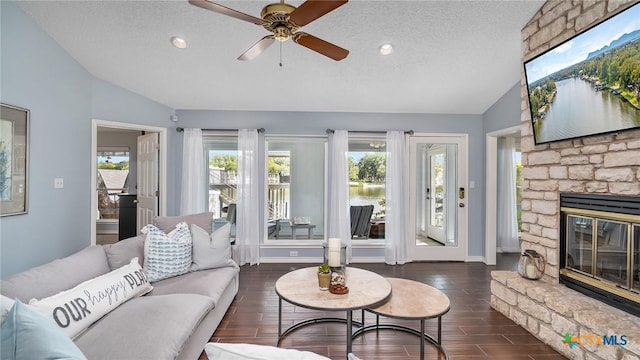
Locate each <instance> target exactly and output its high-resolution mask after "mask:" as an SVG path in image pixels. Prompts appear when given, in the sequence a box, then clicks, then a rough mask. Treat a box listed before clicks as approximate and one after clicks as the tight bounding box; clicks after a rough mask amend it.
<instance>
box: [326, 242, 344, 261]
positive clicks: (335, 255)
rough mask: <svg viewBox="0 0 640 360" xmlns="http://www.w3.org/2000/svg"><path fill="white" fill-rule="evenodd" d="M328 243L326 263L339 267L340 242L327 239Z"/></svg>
mask: <svg viewBox="0 0 640 360" xmlns="http://www.w3.org/2000/svg"><path fill="white" fill-rule="evenodd" d="M327 242H328V253H329V254H328V259H327V261H328V263H329V266H333V267H337V266H340V248H341V246H342V240H340V239H339V238H329V240H328V241H327Z"/></svg>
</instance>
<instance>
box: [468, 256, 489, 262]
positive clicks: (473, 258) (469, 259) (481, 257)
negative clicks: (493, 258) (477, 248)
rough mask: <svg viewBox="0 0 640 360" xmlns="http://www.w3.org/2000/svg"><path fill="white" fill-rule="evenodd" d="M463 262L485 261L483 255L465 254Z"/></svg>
mask: <svg viewBox="0 0 640 360" xmlns="http://www.w3.org/2000/svg"><path fill="white" fill-rule="evenodd" d="M464 261H465V262H485V258H484V256H467V258H466V259H465V260H464Z"/></svg>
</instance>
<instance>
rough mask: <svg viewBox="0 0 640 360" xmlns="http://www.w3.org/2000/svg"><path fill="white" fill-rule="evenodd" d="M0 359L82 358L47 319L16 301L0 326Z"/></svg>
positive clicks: (78, 350) (75, 348) (74, 346)
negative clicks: (0, 338)
mask: <svg viewBox="0 0 640 360" xmlns="http://www.w3.org/2000/svg"><path fill="white" fill-rule="evenodd" d="M0 334H2V342H1V343H0V358H2V359H11V360H23V359H24V360H31V359H65V360H80V359H84V360H86V357H85V356H84V355H83V354H82V352H81V351H80V349H78V347H77V346H76V345H75V344H74V343H73V341H71V339H69V338H68V337H67V335H65V334H64V333H63V332H62V331H60V328H59V327H57V326H56V325H55V324H54V323H52V322H51V320H49V319H47V318H45V317H44V316H42V315H41V314H39V313H38V312H36V311H34V310H33V309H31V308H30V307H29V306H27V305H25V304H23V303H22V302H21V301H19V300H18V301H16V302H15V303H14V304H13V307H12V308H11V310H10V311H9V313H8V314H7V319H6V321H5V322H4V323H3V324H2V327H1V328H0Z"/></svg>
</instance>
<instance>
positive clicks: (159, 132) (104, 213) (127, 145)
mask: <svg viewBox="0 0 640 360" xmlns="http://www.w3.org/2000/svg"><path fill="white" fill-rule="evenodd" d="M143 133H147V134H149V133H155V134H156V136H155V138H157V139H158V140H157V143H158V146H157V147H156V149H155V151H154V152H155V154H156V158H157V161H155V164H156V166H155V170H154V173H155V174H157V175H156V176H155V178H156V180H157V182H156V183H155V184H154V190H153V191H152V193H153V194H154V195H156V198H157V200H156V201H155V204H154V206H155V208H154V209H153V212H154V214H155V215H164V214H166V181H165V179H166V158H167V154H166V148H167V146H166V144H167V129H166V128H159V127H151V126H145V125H137V124H129V123H119V122H113V121H104V120H96V119H94V120H93V121H92V136H91V158H92V162H91V194H92V196H91V204H90V206H91V207H90V209H91V210H90V214H91V244H92V245H95V244H97V243H112V242H114V241H117V239H118V223H119V221H118V219H115V218H117V217H118V215H119V209H118V207H119V203H120V199H119V198H120V196H122V198H123V199H125V200H126V199H128V195H126V194H128V193H134V194H135V193H137V192H138V189H139V186H138V185H140V184H138V183H139V180H138V179H139V176H138V175H140V174H144V173H146V172H148V171H147V169H146V168H145V166H146V167H148V166H147V164H148V162H147V161H139V160H141V159H138V155H139V153H140V150H139V147H140V146H139V141H138V137H139V136H140V135H141V134H143ZM125 159H126V160H125ZM116 160H117V162H118V165H117V166H113V167H114V168H124V167H125V166H124V164H123V162H125V161H126V162H127V165H129V166H128V174H126V175H123V174H121V173H120V172H117V171H116V172H115V174H108V172H105V171H100V172H99V171H98V170H99V169H98V168H99V167H100V166H99V165H98V164H99V162H102V163H103V165H102V166H101V167H109V166H105V165H104V164H109V163H112V164H113V163H114V162H115V161H116ZM142 160H144V159H142ZM114 165H115V164H114ZM143 165H144V166H143ZM119 170H122V169H119ZM100 173H103V174H100ZM102 175H104V176H105V177H108V176H111V175H113V176H114V177H115V178H116V179H114V180H118V181H114V182H111V181H108V182H109V183H110V184H115V185H114V187H113V189H112V188H111V187H107V184H106V183H104V177H102ZM101 178H102V180H103V181H102V182H100V181H99V180H100V179H101ZM123 179H124V181H120V180H123ZM120 182H122V184H121V185H122V188H121V189H119V190H116V187H118V186H120V185H118V184H120ZM109 186H111V185H109ZM109 189H111V190H109ZM109 191H111V192H112V193H113V194H111V193H110V192H109ZM101 195H102V196H101ZM101 200H102V202H103V204H102V205H101V204H100V201H101ZM135 204H136V205H134V206H137V204H138V202H137V201H136V202H135ZM101 206H102V209H101ZM105 207H106V208H105ZM137 207H138V208H139V207H140V206H137ZM136 212H138V213H140V209H137V210H136ZM107 218H111V219H107ZM133 226H135V227H136V228H137V231H138V232H139V229H140V227H141V226H139V224H134V225H133ZM98 239H99V240H100V241H98ZM114 239H115V240H114Z"/></svg>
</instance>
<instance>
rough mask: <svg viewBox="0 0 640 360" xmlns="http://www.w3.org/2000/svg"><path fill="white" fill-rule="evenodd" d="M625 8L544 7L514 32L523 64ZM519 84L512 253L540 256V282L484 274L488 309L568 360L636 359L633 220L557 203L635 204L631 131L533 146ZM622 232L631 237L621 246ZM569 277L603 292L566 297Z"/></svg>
mask: <svg viewBox="0 0 640 360" xmlns="http://www.w3.org/2000/svg"><path fill="white" fill-rule="evenodd" d="M634 3H637V1H624V0H620V1H618V0H599V1H598V0H594V1H576V0H573V1H571V0H566V1H562V0H549V1H547V2H546V3H545V4H544V5H543V6H542V7H541V8H540V10H539V11H538V12H537V13H536V15H534V17H533V18H532V19H531V20H530V21H529V23H528V24H527V25H525V27H524V28H523V29H522V51H523V53H522V56H523V57H522V60H523V62H524V61H526V60H528V59H531V58H533V57H535V56H537V55H539V54H540V53H542V52H544V51H545V50H548V49H550V48H552V47H554V46H556V45H558V44H560V43H562V42H564V41H566V40H567V39H569V38H571V37H573V36H574V35H576V34H577V33H579V32H582V31H583V30H586V29H587V28H589V27H590V26H592V25H594V24H596V23H598V22H600V21H602V20H604V19H605V18H608V17H610V16H612V15H614V14H616V13H618V12H620V11H622V10H624V9H625V8H627V7H629V6H631V5H633V4H634ZM521 84H522V87H521V110H522V112H521V121H522V130H521V135H522V140H521V149H522V165H523V168H522V175H523V184H522V189H523V200H522V203H521V205H522V245H521V247H522V249H533V250H536V251H537V252H538V253H540V254H542V255H544V256H545V258H546V261H547V266H546V269H545V273H544V276H543V277H542V279H541V280H537V281H535V280H527V279H524V278H522V277H520V276H519V275H518V274H517V273H515V272H509V271H494V272H493V273H492V282H491V293H492V296H491V306H492V307H493V308H494V309H496V310H497V311H499V312H501V313H502V314H504V315H505V316H507V317H508V318H510V319H511V320H513V321H514V322H516V323H517V324H519V325H520V326H522V327H523V328H525V329H526V330H528V331H529V332H530V333H531V334H533V335H534V336H536V337H537V338H539V339H541V340H542V341H543V342H545V343H547V344H549V345H550V346H552V347H553V348H555V349H556V350H557V351H558V352H560V353H562V354H563V355H565V356H566V357H568V358H571V359H640V318H639V317H638V316H639V315H638V313H637V312H635V310H637V295H638V290H639V289H638V286H639V285H638V277H637V272H638V271H637V270H638V265H637V261H638V257H637V256H636V254H637V251H638V246H637V245H638V244H637V241H638V240H637V231H638V227H637V226H635V225H628V224H638V220H637V218H636V219H628V218H626V217H625V218H620V217H619V216H617V215H611V213H614V214H615V212H611V211H609V212H608V214H606V215H605V216H603V217H602V218H598V219H596V218H597V217H596V216H595V215H604V214H600V213H597V211H599V210H598V209H586V210H587V212H585V213H580V214H576V213H573V212H571V211H564V210H569V209H571V208H574V205H575V204H572V206H566V205H568V204H566V203H564V202H562V200H561V194H563V195H569V196H571V195H576V196H575V197H580V196H589V195H596V197H598V196H600V195H602V196H606V197H611V196H613V197H626V198H628V199H635V200H637V199H638V198H639V197H640V131H638V130H636V131H626V132H620V133H613V134H606V135H600V136H590V137H584V138H579V139H573V140H566V141H561V142H554V143H550V144H543V145H535V144H534V139H533V130H532V127H531V120H530V112H529V108H528V102H527V98H526V95H527V89H526V82H525V79H524V75H522V80H521ZM591 211H596V213H592V212H591ZM563 217H565V218H564V220H562V219H563ZM566 222H569V225H570V227H572V229H573V232H569V235H568V239H565V240H568V241H569V242H570V244H569V245H567V244H566V243H565V244H561V237H562V236H567V232H566V230H565V231H563V230H562V226H564V225H566ZM622 223H624V224H625V225H622ZM605 227H606V229H605ZM587 229H591V233H589V231H588V230H587ZM605 230H606V231H605ZM625 232H626V236H627V238H626V239H625V238H624V236H623V233H625ZM632 235H634V236H636V239H635V240H633V243H630V242H629V241H631V240H630V239H631V236H632ZM576 238H577V239H576ZM589 241H590V243H589ZM625 241H626V243H627V248H626V249H625V252H626V251H631V255H630V256H629V255H628V254H627V255H619V254H618V252H619V249H615V250H614V249H613V248H614V247H623V246H618V245H620V243H621V242H625ZM605 242H606V244H605ZM604 245H608V246H609V247H605V246H604ZM623 248H624V247H623ZM634 249H635V250H634ZM569 255H571V262H570V260H569ZM625 256H626V258H625ZM623 259H625V260H623ZM570 271H571V272H570ZM561 273H562V274H563V275H562V276H561ZM576 274H578V275H581V276H583V277H582V278H580V277H578V278H579V279H580V280H586V281H582V282H583V284H581V286H582V289H580V290H584V289H585V288H586V289H587V290H592V289H591V288H590V286H592V285H593V284H596V283H600V284H602V283H604V284H606V286H604V289H605V290H607V291H608V290H612V291H608V293H607V294H600V295H602V296H604V298H603V297H599V295H598V296H596V295H594V294H593V293H589V291H576V290H575V289H576V288H577V285H576V286H574V285H575V284H567V283H568V282H571V281H570V279H572V278H574V277H576V276H572V275H576ZM585 284H586V285H585ZM621 288H622V289H621ZM611 294H613V295H611ZM616 296H618V297H622V298H623V299H624V301H626V300H631V303H630V305H631V309H628V308H625V311H623V310H620V307H624V306H618V307H614V306H611V305H612V303H616V302H618V300H620V299H618V298H616ZM629 298H631V299H629ZM624 301H622V302H624ZM634 302H635V303H634ZM634 309H635V310H634ZM634 314H635V315H634ZM566 334H570V335H571V336H575V337H577V338H581V337H582V336H584V337H585V339H586V338H588V337H589V336H613V335H620V336H621V335H626V336H627V338H628V339H629V341H628V343H627V344H626V345H624V346H604V345H603V344H598V343H594V344H592V343H588V342H585V343H582V342H581V343H578V344H577V345H576V346H573V347H570V346H568V344H567V343H565V342H563V339H565V335H566Z"/></svg>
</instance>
